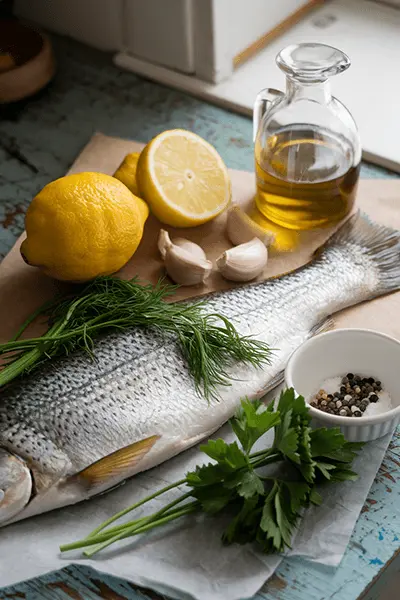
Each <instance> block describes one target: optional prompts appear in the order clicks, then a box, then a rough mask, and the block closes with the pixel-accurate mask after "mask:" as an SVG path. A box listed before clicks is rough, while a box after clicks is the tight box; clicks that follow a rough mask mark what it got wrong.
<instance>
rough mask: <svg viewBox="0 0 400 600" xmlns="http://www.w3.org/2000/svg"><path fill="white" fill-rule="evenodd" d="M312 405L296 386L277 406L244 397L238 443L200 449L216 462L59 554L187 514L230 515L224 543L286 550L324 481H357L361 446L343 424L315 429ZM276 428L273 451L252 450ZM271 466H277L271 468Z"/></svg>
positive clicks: (96, 547)
mask: <svg viewBox="0 0 400 600" xmlns="http://www.w3.org/2000/svg"><path fill="white" fill-rule="evenodd" d="M310 421H311V417H310V415H309V411H308V408H307V406H306V404H305V402H304V398H302V397H301V396H298V397H297V398H296V397H295V394H294V391H293V390H292V389H290V390H286V391H285V392H283V393H282V394H281V396H280V399H279V401H278V403H277V405H276V406H275V405H274V403H271V404H270V405H269V406H268V407H267V406H265V405H264V404H263V403H262V402H261V401H256V402H250V400H248V399H247V398H246V399H244V400H242V403H241V408H240V410H239V411H238V413H237V415H236V416H235V417H234V418H233V419H231V421H230V425H231V427H232V429H233V431H234V433H235V435H236V437H237V440H238V441H234V442H233V443H231V444H227V443H226V442H224V440H222V439H217V440H209V441H208V443H207V444H206V445H204V446H201V447H200V449H201V450H202V452H204V453H205V454H207V456H209V457H210V458H211V459H213V461H214V462H212V463H211V462H210V463H208V464H205V465H201V466H198V467H196V469H195V470H194V471H192V472H190V473H188V474H187V475H186V478H185V479H182V480H180V481H177V482H176V483H174V484H171V485H169V486H167V487H165V488H163V489H161V490H159V491H158V492H156V493H154V494H152V495H151V496H148V497H147V498H144V499H143V500H141V501H140V502H138V503H136V504H134V505H132V506H130V507H128V508H126V509H124V510H123V511H121V512H119V513H118V514H116V515H114V516H113V517H111V518H110V519H108V520H107V521H105V522H104V523H102V524H101V525H100V526H99V527H98V528H97V529H95V530H94V531H93V532H92V533H91V534H90V535H89V536H88V537H86V538H85V539H83V540H79V541H77V542H73V543H71V544H65V545H63V546H61V547H60V550H61V552H65V551H67V550H72V549H76V548H84V547H86V546H93V548H91V549H89V550H86V551H85V552H84V554H85V556H89V557H90V556H92V555H93V554H96V553H97V552H99V551H100V550H102V549H104V548H106V547H107V546H109V545H111V544H113V543H114V542H117V541H119V540H121V539H125V538H127V537H130V536H133V535H138V534H140V533H145V532H146V531H149V530H151V529H154V528H155V527H159V526H161V525H163V524H165V523H168V522H170V521H173V520H175V519H178V518H180V517H182V516H185V515H188V514H191V513H196V512H200V511H203V512H205V513H207V514H210V515H217V514H218V513H220V512H222V511H223V512H224V513H225V514H229V515H230V517H231V520H230V522H229V524H228V526H227V528H226V529H225V531H224V533H223V536H222V540H223V542H224V543H226V544H232V543H234V542H236V543H240V544H245V543H249V542H257V543H258V544H259V546H260V547H261V548H262V550H263V551H264V552H267V553H275V552H283V551H284V550H285V548H286V547H288V548H290V546H291V540H292V537H293V534H294V532H295V529H296V526H297V524H298V521H299V519H300V517H301V515H302V511H303V509H304V508H307V507H309V506H310V505H311V504H315V505H319V504H321V502H322V497H321V495H320V493H319V492H318V486H319V485H320V484H328V483H333V482H338V481H346V480H347V481H348V480H350V481H354V480H355V479H357V474H356V473H354V471H352V470H351V465H352V462H353V460H354V458H355V457H356V455H357V451H358V450H360V449H361V448H362V446H363V444H362V443H350V442H346V440H345V438H344V436H343V435H342V434H341V433H340V430H339V429H326V428H320V429H312V428H311V427H310ZM271 429H274V442H273V444H272V446H271V447H270V448H267V449H265V450H260V451H258V452H252V449H253V446H254V444H255V442H256V441H257V440H258V439H259V438H260V437H261V436H263V435H264V434H265V433H266V432H267V431H269V430H271ZM271 464H274V470H273V472H271V469H268V466H269V465H271ZM183 485H186V486H187V487H188V488H189V490H188V491H186V492H185V493H184V494H182V496H180V497H179V498H177V499H176V500H174V501H172V502H170V503H169V504H167V505H166V506H164V507H163V508H162V509H161V510H159V511H157V512H156V513H154V514H152V515H150V516H148V517H142V518H141V519H136V520H134V521H129V522H128V523H123V524H121V525H117V526H113V527H109V526H110V525H111V523H113V522H114V521H116V520H117V519H119V518H120V517H122V516H123V515H125V514H127V513H128V512H131V511H132V510H134V509H135V508H138V507H139V506H142V505H143V504H145V503H146V502H148V501H149V500H151V499H153V498H155V497H157V496H160V495H161V494H163V493H165V492H167V491H169V490H171V489H173V488H175V487H179V486H183Z"/></svg>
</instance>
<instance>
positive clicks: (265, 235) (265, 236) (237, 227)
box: [226, 204, 275, 246]
mask: <svg viewBox="0 0 400 600" xmlns="http://www.w3.org/2000/svg"><path fill="white" fill-rule="evenodd" d="M226 234H227V236H228V238H229V240H230V241H231V242H232V244H234V245H235V246H238V245H240V244H245V243H247V242H250V241H251V240H253V239H254V238H258V239H259V240H260V241H261V242H262V243H263V244H264V245H265V246H270V245H271V244H272V243H273V241H274V239H275V235H274V233H273V232H272V231H266V230H265V229H263V228H262V227H260V225H258V224H257V223H256V222H255V221H253V219H252V218H251V217H249V215H248V214H247V213H245V212H244V211H243V210H242V209H241V208H240V206H239V205H238V204H234V205H233V206H232V207H231V208H230V209H229V212H228V218H227V222H226Z"/></svg>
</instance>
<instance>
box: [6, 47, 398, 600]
mask: <svg viewBox="0 0 400 600" xmlns="http://www.w3.org/2000/svg"><path fill="white" fill-rule="evenodd" d="M55 46H56V50H57V55H58V61H59V70H58V75H57V77H56V80H55V81H54V82H53V83H52V84H51V86H50V87H49V88H48V89H47V90H45V91H44V92H42V93H41V94H40V95H39V96H38V97H36V98H34V99H32V100H30V101H29V102H24V103H21V104H19V105H17V106H13V107H2V108H1V107H0V257H1V256H4V255H5V254H6V253H7V252H8V250H9V249H10V248H11V246H12V244H13V243H14V241H15V239H16V237H17V236H18V235H19V234H20V233H21V231H22V230H23V219H24V212H25V210H26V208H27V206H28V204H29V202H30V200H31V198H32V197H33V195H34V194H35V193H36V192H38V191H39V190H40V189H41V188H42V187H43V186H44V185H45V184H46V183H48V182H49V181H51V180H53V179H55V178H57V177H60V176H62V175H63V174H64V173H65V171H66V170H67V169H68V167H69V165H70V164H71V163H72V162H73V160H74V159H75V157H76V155H77V154H78V153H79V151H80V150H81V149H82V147H83V146H84V145H85V144H86V143H87V141H88V140H89V138H90V136H91V135H92V134H93V133H94V132H95V131H101V132H103V133H106V134H109V135H117V136H121V137H125V138H131V139H136V140H140V141H143V142H146V141H147V140H149V139H151V138H152V137H153V136H154V135H156V134H157V133H159V132H161V131H162V130H164V129H167V128H173V127H183V128H187V129H190V130H192V131H195V132H196V133H198V134H200V135H202V136H203V137H205V138H206V139H207V140H208V141H210V142H211V143H213V144H214V145H215V146H216V148H217V149H218V151H219V152H220V153H221V155H222V157H223V158H224V160H225V161H226V163H227V164H228V166H229V167H232V168H238V169H248V170H251V169H252V168H253V148H252V142H251V130H252V126H251V122H250V120H249V119H247V118H245V117H242V116H239V115H235V114H232V113H229V112H227V111H224V110H222V109H219V108H216V107H214V106H210V105H208V104H206V103H204V102H201V101H199V100H196V99H194V98H192V97H190V96H187V95H185V94H182V93H180V92H177V91H174V90H170V89H167V88H165V87H162V86H159V85H156V84H153V83H150V82H148V81H145V80H143V79H141V78H139V77H136V76H135V75H132V74H130V73H125V72H122V71H119V70H118V69H117V68H115V67H114V66H112V64H111V59H110V57H109V56H107V55H103V54H101V53H98V52H96V51H93V50H90V49H87V48H85V47H83V46H81V45H79V44H76V43H74V42H71V41H67V40H63V39H56V40H55ZM267 83H268V82H265V84H266V85H267ZM361 176H362V177H394V176H395V175H394V174H392V173H390V172H388V171H384V170H382V169H378V168H376V167H373V166H371V165H363V167H362V172H361ZM399 466H400V433H397V434H396V435H395V437H394V438H393V441H392V443H391V446H390V449H389V451H388V453H387V455H386V457H385V460H384V462H383V464H382V467H381V469H380V471H379V473H378V475H377V477H376V480H375V482H374V484H373V486H372V488H371V491H370V494H369V497H368V500H367V502H366V504H365V506H364V509H363V512H362V514H361V515H360V518H359V519H358V521H357V524H356V526H355V529H354V532H353V536H352V539H351V541H350V544H349V546H348V548H347V551H346V554H345V556H344V558H343V561H342V563H341V565H340V567H339V568H337V569H329V568H327V567H323V566H320V565H312V564H310V563H306V562H302V561H300V560H298V559H297V560H293V559H291V560H290V561H288V560H285V561H284V562H283V563H282V566H281V567H280V569H279V570H278V571H277V573H276V575H275V576H274V577H273V578H272V579H271V580H270V581H269V582H268V583H267V584H266V585H265V586H264V588H263V590H262V591H261V592H260V593H259V594H258V595H257V596H255V598H254V600H356V598H358V596H359V594H360V593H361V592H362V591H363V590H364V589H365V588H366V586H367V585H368V584H369V583H370V582H371V581H372V580H373V578H374V577H375V576H376V575H377V574H378V573H379V571H380V569H381V568H382V566H383V565H385V564H386V563H387V562H388V561H389V559H390V558H391V557H392V556H393V555H394V554H395V552H396V551H398V549H399V543H398V542H399V535H400V497H399V496H400V479H399ZM321 510H323V509H321ZM378 542H380V543H378ZM38 543H40V541H38ZM23 576H24V574H23V566H21V579H23ZM0 584H1V582H0ZM156 597H157V596H156V595H155V594H154V593H151V592H145V591H143V592H141V591H138V590H137V589H134V588H133V586H132V585H130V584H128V583H127V582H123V581H122V580H119V579H116V578H114V577H107V576H105V575H102V574H100V573H98V572H96V571H94V569H89V568H87V567H82V566H79V565H73V566H70V567H68V568H66V569H63V570H62V571H58V572H55V573H50V574H47V575H45V576H43V577H41V578H40V579H37V580H34V581H32V582H29V583H21V584H19V585H16V586H13V587H12V588H8V589H3V590H0V599H4V600H5V599H6V598H7V599H10V598H11V599H17V598H23V599H25V600H47V599H49V600H66V599H71V598H73V599H75V600H95V599H98V598H110V599H112V600H146V599H147V600H149V599H150V598H156Z"/></svg>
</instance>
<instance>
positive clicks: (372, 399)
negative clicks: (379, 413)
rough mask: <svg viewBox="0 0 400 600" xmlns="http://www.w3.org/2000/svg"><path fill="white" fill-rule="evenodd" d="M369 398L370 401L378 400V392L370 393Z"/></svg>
mask: <svg viewBox="0 0 400 600" xmlns="http://www.w3.org/2000/svg"><path fill="white" fill-rule="evenodd" d="M368 400H369V401H370V402H378V400H379V398H378V396H377V395H376V394H370V395H369V396H368Z"/></svg>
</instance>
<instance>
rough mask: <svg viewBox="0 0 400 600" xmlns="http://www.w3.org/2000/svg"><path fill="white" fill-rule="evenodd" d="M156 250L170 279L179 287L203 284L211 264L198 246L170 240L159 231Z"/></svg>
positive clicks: (181, 240)
mask: <svg viewBox="0 0 400 600" xmlns="http://www.w3.org/2000/svg"><path fill="white" fill-rule="evenodd" d="M158 249H159V251H160V254H161V256H162V258H163V259H164V264H165V269H166V271H167V273H168V275H169V276H170V278H171V279H172V280H173V281H174V282H175V283H179V284H180V285H197V284H198V283H203V282H204V281H205V280H206V279H207V277H208V276H209V274H210V273H211V271H212V263H211V262H210V261H209V260H207V257H206V254H205V252H204V250H203V248H201V247H200V246H199V245H198V244H195V243H194V242H191V241H190V240H186V239H184V238H177V239H174V240H171V239H170V237H169V235H168V232H167V231H165V230H164V229H161V230H160V234H159V236H158Z"/></svg>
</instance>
